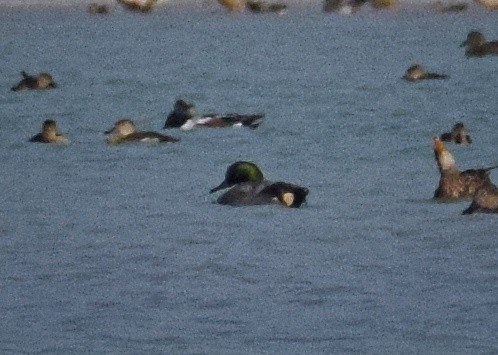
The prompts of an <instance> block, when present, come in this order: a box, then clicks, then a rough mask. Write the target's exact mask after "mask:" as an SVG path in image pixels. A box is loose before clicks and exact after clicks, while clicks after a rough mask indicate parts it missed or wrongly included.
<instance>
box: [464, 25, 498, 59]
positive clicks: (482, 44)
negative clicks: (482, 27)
mask: <svg viewBox="0 0 498 355" xmlns="http://www.w3.org/2000/svg"><path fill="white" fill-rule="evenodd" d="M460 47H467V49H466V50H465V55H466V56H467V57H483V56H485V55H498V41H489V42H487V41H486V38H485V37H484V35H483V34H482V33H481V32H479V31H471V32H469V34H468V35H467V39H466V40H465V41H463V43H462V44H461V45H460Z"/></svg>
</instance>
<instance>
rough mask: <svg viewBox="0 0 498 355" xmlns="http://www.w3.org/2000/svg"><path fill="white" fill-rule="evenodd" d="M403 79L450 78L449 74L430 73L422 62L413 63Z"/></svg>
mask: <svg viewBox="0 0 498 355" xmlns="http://www.w3.org/2000/svg"><path fill="white" fill-rule="evenodd" d="M403 79H405V80H407V81H419V80H426V79H448V75H446V74H438V73H430V72H428V71H426V70H425V69H424V68H423V67H422V66H421V65H420V64H413V65H412V66H410V67H409V68H408V69H407V70H406V73H405V75H404V76H403Z"/></svg>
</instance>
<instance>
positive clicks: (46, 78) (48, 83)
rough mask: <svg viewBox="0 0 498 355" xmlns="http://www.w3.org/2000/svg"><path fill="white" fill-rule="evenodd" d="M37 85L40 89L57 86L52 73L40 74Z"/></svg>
mask: <svg viewBox="0 0 498 355" xmlns="http://www.w3.org/2000/svg"><path fill="white" fill-rule="evenodd" d="M37 86H38V88H40V89H47V88H55V87H57V84H55V82H54V79H53V78H52V75H50V74H49V73H40V75H38V80H37Z"/></svg>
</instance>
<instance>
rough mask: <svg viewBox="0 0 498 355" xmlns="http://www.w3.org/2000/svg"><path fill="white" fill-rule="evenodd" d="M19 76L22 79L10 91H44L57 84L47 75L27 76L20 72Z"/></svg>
mask: <svg viewBox="0 0 498 355" xmlns="http://www.w3.org/2000/svg"><path fill="white" fill-rule="evenodd" d="M21 75H22V76H23V79H22V80H21V81H20V82H19V83H18V84H17V85H15V86H13V87H12V89H11V90H12V91H20V90H44V89H53V88H56V87H57V84H56V83H55V82H54V80H53V78H52V75H50V74H49V73H40V74H38V75H29V74H28V73H26V72H25V71H22V72H21Z"/></svg>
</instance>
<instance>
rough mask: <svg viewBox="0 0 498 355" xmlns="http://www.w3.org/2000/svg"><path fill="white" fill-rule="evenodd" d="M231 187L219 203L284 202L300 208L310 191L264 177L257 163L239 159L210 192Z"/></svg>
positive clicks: (244, 204)
mask: <svg viewBox="0 0 498 355" xmlns="http://www.w3.org/2000/svg"><path fill="white" fill-rule="evenodd" d="M227 188H230V190H228V191H227V192H225V193H224V194H223V195H221V196H220V197H219V198H218V199H217V202H218V203H219V204H222V205H231V206H248V205H264V204H273V203H277V204H281V205H283V206H286V207H294V208H298V207H300V206H301V205H302V204H303V202H305V201H306V196H307V195H308V192H309V190H308V189H307V188H305V187H301V186H298V185H295V184H291V183H287V182H281V181H278V182H271V181H268V180H265V179H264V177H263V173H262V172H261V170H260V169H259V168H258V166H257V165H256V164H254V163H253V162H249V161H238V162H235V163H233V164H232V165H230V166H229V167H228V169H227V171H226V173H225V180H223V182H222V183H221V184H219V185H218V186H216V187H215V188H213V189H211V191H210V193H214V192H216V191H219V190H223V189H227Z"/></svg>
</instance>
